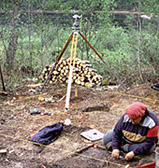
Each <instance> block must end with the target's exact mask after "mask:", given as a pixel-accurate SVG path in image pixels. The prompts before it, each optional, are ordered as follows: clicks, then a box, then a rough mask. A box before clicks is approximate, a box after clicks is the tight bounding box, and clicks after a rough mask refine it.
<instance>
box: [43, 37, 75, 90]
mask: <svg viewBox="0 0 159 168" xmlns="http://www.w3.org/2000/svg"><path fill="white" fill-rule="evenodd" d="M71 40H72V34H71V35H70V37H69V38H68V40H67V42H66V43H65V46H64V47H63V49H62V50H61V52H60V54H59V55H58V57H57V59H56V61H55V64H54V66H53V67H52V68H51V71H50V73H49V75H48V76H47V78H46V80H45V81H44V83H43V86H42V87H41V91H42V90H43V88H44V86H45V84H46V82H47V81H48V79H49V77H50V75H51V74H52V72H53V70H54V69H55V67H56V65H57V64H58V62H59V61H60V59H61V57H62V55H63V53H64V52H65V50H66V48H67V47H68V45H69V43H70V41H71Z"/></svg>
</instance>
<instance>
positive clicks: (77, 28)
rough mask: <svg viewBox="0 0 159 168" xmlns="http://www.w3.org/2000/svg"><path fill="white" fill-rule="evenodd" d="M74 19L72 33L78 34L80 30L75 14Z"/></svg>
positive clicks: (78, 17)
mask: <svg viewBox="0 0 159 168" xmlns="http://www.w3.org/2000/svg"><path fill="white" fill-rule="evenodd" d="M73 18H74V23H73V28H72V29H73V31H72V32H79V31H80V28H79V23H80V16H78V15H77V14H76V15H74V16H73Z"/></svg>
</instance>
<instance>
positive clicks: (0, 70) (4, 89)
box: [0, 65, 6, 91]
mask: <svg viewBox="0 0 159 168" xmlns="http://www.w3.org/2000/svg"><path fill="white" fill-rule="evenodd" d="M0 75H1V81H2V89H3V91H6V88H5V86H4V81H3V74H2V69H1V65H0Z"/></svg>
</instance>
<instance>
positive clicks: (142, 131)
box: [103, 102, 159, 160]
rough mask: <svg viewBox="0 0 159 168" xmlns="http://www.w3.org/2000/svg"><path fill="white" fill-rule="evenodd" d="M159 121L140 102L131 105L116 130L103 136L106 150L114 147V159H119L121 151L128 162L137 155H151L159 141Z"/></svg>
mask: <svg viewBox="0 0 159 168" xmlns="http://www.w3.org/2000/svg"><path fill="white" fill-rule="evenodd" d="M158 127H159V121H158V119H157V116H156V114H155V113H154V112H152V111H150V110H148V109H147V108H146V106H145V105H144V104H142V103H140V102H135V103H133V104H132V105H130V106H129V107H128V108H127V110H126V112H125V113H124V114H123V115H122V116H121V118H120V119H119V121H118V122H117V124H116V126H115V128H114V129H112V130H111V131H109V132H107V133H106V134H105V135H104V136H103V143H104V145H105V146H106V148H107V149H108V148H109V149H110V147H112V157H114V158H119V154H120V150H123V151H124V152H126V153H127V154H126V155H125V159H126V160H131V159H132V158H134V156H135V155H139V154H151V153H152V152H153V150H154V149H155V147H156V144H157V141H158Z"/></svg>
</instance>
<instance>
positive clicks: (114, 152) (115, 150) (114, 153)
mask: <svg viewBox="0 0 159 168" xmlns="http://www.w3.org/2000/svg"><path fill="white" fill-rule="evenodd" d="M119 153H120V151H119V149H113V151H112V154H111V156H112V157H114V158H116V159H118V158H119Z"/></svg>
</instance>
